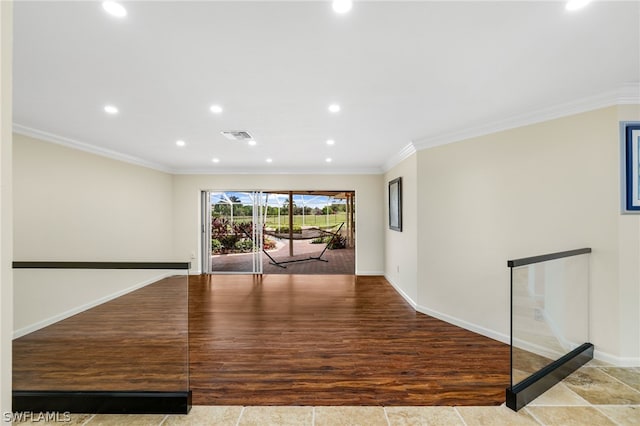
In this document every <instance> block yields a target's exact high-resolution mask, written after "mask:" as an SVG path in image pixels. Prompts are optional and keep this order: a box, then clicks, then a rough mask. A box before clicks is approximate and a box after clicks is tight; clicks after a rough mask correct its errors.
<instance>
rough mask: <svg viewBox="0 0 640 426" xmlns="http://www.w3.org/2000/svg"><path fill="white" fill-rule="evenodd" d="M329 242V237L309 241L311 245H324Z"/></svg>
mask: <svg viewBox="0 0 640 426" xmlns="http://www.w3.org/2000/svg"><path fill="white" fill-rule="evenodd" d="M329 240H331V237H318V238H314V239H313V240H311V244H326V243H328V242H329Z"/></svg>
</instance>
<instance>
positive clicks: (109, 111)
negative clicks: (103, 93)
mask: <svg viewBox="0 0 640 426" xmlns="http://www.w3.org/2000/svg"><path fill="white" fill-rule="evenodd" d="M104 112H106V113H107V114H112V115H113V114H117V113H118V108H116V107H114V106H113V105H105V106H104Z"/></svg>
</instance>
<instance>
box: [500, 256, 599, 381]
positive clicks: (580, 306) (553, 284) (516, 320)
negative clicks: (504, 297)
mask: <svg viewBox="0 0 640 426" xmlns="http://www.w3.org/2000/svg"><path fill="white" fill-rule="evenodd" d="M511 291H512V317H511V321H512V325H511V342H512V346H511V350H512V363H511V386H515V385H516V384H518V383H520V382H521V381H523V380H524V379H526V378H527V377H529V376H531V375H532V374H534V373H536V372H537V371H539V370H540V369H542V368H543V367H545V366H547V365H549V364H550V363H552V362H553V361H555V360H557V359H559V358H561V357H562V356H564V355H565V354H567V353H568V352H570V351H572V350H574V349H576V348H577V347H579V346H580V345H582V344H583V343H585V342H588V341H589V315H588V311H589V255H588V254H583V255H578V256H571V257H564V258H560V259H554V260H550V261H544V262H539V263H533V264H529V265H526V266H520V267H514V268H512V269H511Z"/></svg>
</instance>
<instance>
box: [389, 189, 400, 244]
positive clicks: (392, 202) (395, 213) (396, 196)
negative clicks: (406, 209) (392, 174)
mask: <svg viewBox="0 0 640 426" xmlns="http://www.w3.org/2000/svg"><path fill="white" fill-rule="evenodd" d="M389 229H392V230H394V231H399V232H402V178H401V177H399V178H396V179H394V180H392V181H390V182H389Z"/></svg>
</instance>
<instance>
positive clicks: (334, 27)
mask: <svg viewBox="0 0 640 426" xmlns="http://www.w3.org/2000/svg"><path fill="white" fill-rule="evenodd" d="M123 4H124V5H125V6H126V8H127V10H128V16H127V17H126V18H124V19H117V18H114V17H112V16H110V15H107V14H106V13H105V12H104V11H103V9H102V7H101V5H100V3H99V2H56V1H48V2H31V1H18V2H16V3H15V5H14V27H15V29H14V42H15V45H14V101H13V103H14V112H13V114H14V122H15V128H16V130H17V131H19V132H22V133H26V134H36V135H40V136H41V137H45V138H47V139H50V140H53V141H57V142H61V143H66V144H71V145H76V146H78V147H81V148H83V149H89V150H94V151H97V152H103V153H105V154H107V155H110V156H114V157H119V158H125V159H128V160H130V161H133V162H139V163H142V164H147V165H150V166H152V167H155V168H158V169H162V170H167V171H172V172H176V173H196V172H200V173H217V172H230V171H234V172H251V171H255V172H276V173H278V172H310V173H342V172H348V173H354V172H380V171H381V170H383V169H384V167H385V165H388V164H389V161H390V160H391V159H393V158H397V156H398V155H399V153H400V152H401V151H402V150H403V148H405V147H406V146H407V145H408V144H409V143H411V142H414V144H417V141H421V142H420V143H422V145H425V144H426V145H428V144H429V141H430V140H434V141H437V140H439V138H440V139H441V138H442V135H447V134H456V133H459V132H461V131H462V132H464V131H466V130H468V129H476V128H479V126H483V125H486V124H487V123H494V122H500V121H501V120H507V119H509V118H511V117H517V116H522V115H523V114H530V113H532V112H535V111H539V110H544V109H545V108H549V107H553V106H556V105H562V104H566V103H570V102H573V101H576V100H579V99H584V98H589V97H593V96H598V95H600V94H602V93H607V92H611V91H615V90H618V89H619V88H620V87H622V86H623V85H625V84H629V83H638V82H639V81H640V2H638V1H632V2H595V3H592V4H591V5H589V6H588V7H587V8H585V9H584V10H581V11H579V12H576V13H570V12H567V11H565V9H564V3H563V2H541V1H534V2H519V1H516V2H514V1H510V2H506V1H503V2H487V1H481V2H478V1H476V2H456V1H447V2H433V1H422V2H420V1H413V2H400V1H390V2H364V1H361V2H356V3H355V5H354V8H353V10H352V11H351V12H350V13H349V14H347V15H337V14H335V13H334V12H333V10H332V8H331V5H330V3H328V2H324V1H322V2H320V1H311V2H310V1H303V2H292V1H287V2H269V1H262V2H243V1H234V2H219V1H208V2H185V1H179V2H166V1H165V2H156V1H154V2H148V1H147V2H125V3H123ZM333 102H337V103H339V104H340V105H341V107H342V110H341V112H340V113H338V114H331V113H329V112H328V110H327V107H328V105H329V104H330V103H333ZM105 104H113V105H116V106H117V107H118V108H119V110H120V112H119V114H117V115H115V116H109V115H107V114H105V113H104V111H103V107H104V105H105ZM212 104H219V105H222V106H223V108H224V112H223V113H222V114H219V115H214V114H212V113H211V112H210V111H209V107H210V105H212ZM223 130H245V131H248V132H249V133H250V134H251V135H252V136H253V137H254V138H255V139H256V140H257V142H258V144H257V146H254V147H249V146H248V145H247V144H246V143H241V142H231V141H228V140H227V139H225V138H224V137H223V136H222V135H221V134H220V132H221V131H223ZM329 138H330V139H334V140H335V141H336V144H335V145H334V146H332V147H330V146H327V145H326V144H325V141H326V140H327V139H329ZM178 139H182V140H184V141H185V142H186V146H184V147H182V148H179V147H177V146H176V145H175V142H176V140H178ZM213 157H217V158H219V159H220V162H219V163H217V164H214V163H213V162H212V158H213ZM267 157H270V158H272V159H273V162H272V163H270V164H267V163H266V162H265V159H266V158H267ZM327 157H331V158H332V159H333V161H332V162H331V163H326V162H325V158H327Z"/></svg>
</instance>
